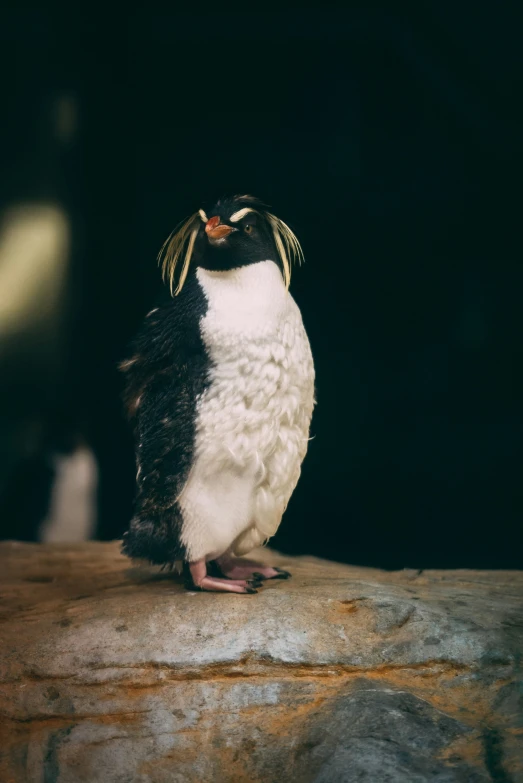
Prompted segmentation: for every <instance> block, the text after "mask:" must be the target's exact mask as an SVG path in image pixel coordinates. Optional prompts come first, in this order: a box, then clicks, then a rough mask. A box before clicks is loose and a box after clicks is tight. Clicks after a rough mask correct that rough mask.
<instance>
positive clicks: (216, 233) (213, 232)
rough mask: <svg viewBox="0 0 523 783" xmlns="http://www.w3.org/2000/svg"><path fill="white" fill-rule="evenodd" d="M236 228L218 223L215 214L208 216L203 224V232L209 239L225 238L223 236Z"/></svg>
mask: <svg viewBox="0 0 523 783" xmlns="http://www.w3.org/2000/svg"><path fill="white" fill-rule="evenodd" d="M237 230H238V229H237V228H233V227H232V226H226V225H220V218H219V217H218V216H217V215H216V216H215V217H212V218H210V220H208V221H207V223H206V224H205V233H206V234H207V236H208V237H209V239H211V240H215V239H225V237H228V236H229V234H232V232H233V231H237Z"/></svg>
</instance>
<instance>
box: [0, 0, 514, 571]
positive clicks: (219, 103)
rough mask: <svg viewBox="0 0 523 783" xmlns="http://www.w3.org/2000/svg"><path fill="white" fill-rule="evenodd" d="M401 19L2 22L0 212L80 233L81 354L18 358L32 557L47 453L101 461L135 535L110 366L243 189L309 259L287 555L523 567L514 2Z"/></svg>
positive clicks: (104, 500) (47, 473)
mask: <svg viewBox="0 0 523 783" xmlns="http://www.w3.org/2000/svg"><path fill="white" fill-rule="evenodd" d="M392 6H393V4H391V5H390V6H389V5H388V4H380V3H369V2H365V3H363V2H362V3H360V4H355V5H350V4H349V5H347V6H346V7H345V9H344V10H332V9H331V10H329V9H328V8H327V7H324V8H323V9H320V8H316V9H311V8H303V7H302V8H295V9H292V10H287V11H281V10H280V11H274V12H272V11H270V10H267V9H266V10H262V7H261V6H254V5H243V6H239V7H238V8H237V9H236V10H227V9H226V8H225V7H224V8H221V7H220V6H219V5H215V6H214V7H213V10H210V11H205V10H204V7H203V6H202V5H201V4H195V8H197V9H198V12H196V11H195V12H194V13H193V12H189V11H181V10H176V8H174V4H173V7H172V8H171V10H170V11H162V12H156V11H154V10H152V7H149V8H148V7H147V5H146V4H144V7H143V9H142V10H141V11H131V10H129V9H128V10H127V11H126V13H125V14H122V15H119V16H117V15H114V16H111V14H110V13H109V11H106V12H105V13H104V14H95V13H94V12H92V13H91V14H89V13H87V14H82V15H78V14H77V13H75V12H74V11H73V10H72V9H70V8H69V10H67V9H65V8H60V9H58V8H54V7H53V8H51V7H50V6H49V7H47V8H37V7H33V8H29V7H24V6H23V5H21V6H20V5H19V6H18V7H17V8H16V9H15V8H14V7H13V8H12V9H4V10H3V11H2V13H1V24H0V69H1V73H2V74H3V81H4V87H3V90H2V104H3V112H2V113H3V119H2V122H1V124H0V156H1V157H0V162H1V167H2V176H1V184H0V208H1V209H2V212H4V211H5V210H7V209H8V208H9V207H10V206H11V205H13V204H18V203H26V202H28V203H29V202H38V203H55V204H58V205H60V207H61V208H62V209H63V210H65V213H66V214H67V216H68V219H69V221H70V224H71V226H72V247H71V252H70V258H69V267H68V284H67V288H66V293H65V294H64V297H63V302H62V305H61V311H60V313H61V314H60V324H61V327H60V330H59V333H58V334H57V335H56V336H55V338H53V339H52V340H51V342H50V343H49V342H48V343H46V346H45V350H43V347H42V344H41V343H42V339H43V338H42V337H41V335H39V334H38V333H35V334H31V333H29V334H28V335H26V336H25V337H26V339H24V341H19V342H15V346H16V350H14V351H13V350H11V351H8V350H5V351H4V352H3V353H2V351H1V350H0V514H1V516H0V527H1V531H0V532H1V535H2V536H3V537H7V538H21V539H31V538H34V537H35V535H36V530H37V527H38V522H39V520H40V518H41V517H42V515H44V514H45V511H46V506H47V502H48V494H49V487H50V483H51V481H52V468H51V467H50V465H51V463H50V460H49V454H52V453H55V452H56V451H57V450H58V451H59V450H65V449H68V448H70V447H71V446H72V445H73V444H74V443H77V442H86V443H87V444H88V445H89V446H90V447H91V448H92V449H93V450H94V453H95V455H96V459H97V461H98V466H99V471H100V486H99V496H98V507H99V520H98V531H97V535H98V537H100V538H114V537H117V536H119V535H121V533H122V531H123V530H124V528H125V526H126V524H127V522H128V519H129V517H130V514H131V502H132V493H133V482H134V463H133V455H132V448H131V443H130V439H129V435H128V433H127V430H126V426H125V424H124V422H123V418H122V416H121V413H120V402H119V396H118V395H119V389H120V386H119V384H120V379H119V377H118V374H117V373H116V371H115V365H116V363H117V361H118V359H119V358H121V356H122V354H123V352H124V348H125V344H126V342H127V340H128V339H129V338H130V337H131V336H132V334H133V332H134V331H135V329H136V328H137V326H138V324H139V322H140V320H141V318H142V317H143V315H144V314H145V312H146V311H147V309H148V307H149V306H150V304H151V302H152V301H153V298H154V296H155V293H156V290H157V287H158V285H159V275H158V271H157V268H156V262H155V258H156V254H157V252H158V249H159V247H160V246H161V244H162V242H163V240H164V239H165V237H166V235H167V234H168V233H169V232H170V231H171V229H172V228H173V226H174V225H175V224H176V223H177V222H178V221H179V220H180V219H182V218H183V217H184V216H185V215H186V214H188V213H190V212H192V211H193V210H195V209H197V208H198V207H199V205H200V203H201V201H202V200H204V199H209V198H213V197H216V196H220V195H221V194H225V193H229V194H233V193H239V192H241V193H243V192H247V193H253V194H255V195H257V196H259V197H261V198H262V199H263V200H265V201H266V202H268V203H269V204H271V205H272V207H273V210H274V211H275V212H276V214H278V215H279V216H280V217H282V218H283V219H284V220H286V221H287V222H289V223H290V224H291V225H292V226H293V228H294V229H295V231H296V233H297V234H298V236H299V237H300V239H301V240H302V244H303V247H304V251H305V255H306V264H305V266H304V267H302V268H301V269H297V270H295V274H294V278H293V286H292V290H293V294H294V296H295V298H296V300H297V302H298V304H299V305H300V307H301V310H302V313H303V317H304V321H305V325H306V327H307V330H308V332H309V336H310V340H311V344H312V349H313V353H314V356H315V362H316V369H317V397H318V406H317V409H316V413H315V416H314V420H313V427H312V430H313V435H314V436H315V438H314V440H313V441H312V442H311V444H310V450H309V455H308V457H307V459H306V461H305V463H304V466H303V473H302V478H301V481H300V483H299V485H298V488H297V490H296V492H295V495H294V497H293V499H292V501H291V504H290V506H289V509H288V511H287V514H286V516H285V519H284V523H283V524H282V527H281V529H280V531H279V533H278V534H277V536H276V538H275V539H274V540H273V544H274V546H276V547H278V548H280V549H282V550H284V551H286V552H292V553H305V552H306V553H313V554H317V555H321V556H327V557H331V558H335V559H338V560H344V561H347V562H353V563H364V564H370V565H376V566H384V567H388V568H398V567H403V566H411V567H420V568H422V567H459V566H462V567H489V568H498V567H505V568H509V567H520V566H522V565H523V558H522V551H523V550H522V544H523V539H522V532H521V531H522V524H521V515H522V511H523V484H522V478H523V452H522V435H523V412H522V394H523V369H522V368H523V363H522V358H523V357H522V353H521V348H522V328H523V307H522V293H523V291H522V284H523V266H522V263H521V258H522V257H523V256H522V255H521V241H520V234H521V217H520V208H521V192H520V191H521V167H520V163H521V161H520V157H519V147H520V145H521V127H520V123H519V111H520V104H521V81H522V80H521V77H522V73H523V68H522V63H521V44H520V42H521V30H522V28H521V24H520V19H519V17H518V16H517V14H516V8H517V6H516V4H514V5H511V4H505V3H503V2H502V3H496V4H494V3H489V4H487V3H483V4H482V3H476V4H469V3H455V2H450V0H438V1H436V0H434V2H425V3H423V2H416V3H412V4H411V5H409V4H395V8H393V7H392ZM180 7H182V6H180ZM64 106H65V107H66V108H65V109H64ZM60 107H61V108H60ZM64 111H65V113H66V115H67V116H68V117H69V120H67V116H66V121H65V123H66V125H67V122H69V125H68V127H69V130H68V131H67V132H62V131H60V127H62V125H63V122H64V121H63V112H64ZM60 112H62V114H60ZM60 116H61V117H62V120H60V119H59V117H60ZM71 118H72V119H71ZM60 123H62V125H60ZM0 295H3V296H9V291H3V292H1V291H0ZM1 340H2V336H1V335H0V349H1V347H2V342H1Z"/></svg>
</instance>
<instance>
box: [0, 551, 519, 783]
mask: <svg viewBox="0 0 523 783" xmlns="http://www.w3.org/2000/svg"><path fill="white" fill-rule="evenodd" d="M260 557H261V558H262V559H264V560H266V561H267V562H271V563H275V564H277V565H280V566H282V567H285V568H289V569H290V570H291V571H292V572H293V575H294V576H293V579H292V580H289V581H288V582H281V581H277V582H272V583H268V584H267V585H266V587H264V588H263V590H262V591H261V592H260V593H259V594H258V595H254V596H234V595H218V594H211V593H189V592H185V591H184V590H183V587H182V584H181V581H180V580H179V579H178V578H177V577H173V576H171V575H168V574H165V573H159V572H158V571H157V569H153V568H149V567H146V566H143V567H142V566H134V567H133V566H132V565H131V564H130V563H129V561H128V560H126V559H125V558H123V557H121V556H120V555H119V553H118V545H117V544H113V543H111V544H102V543H88V544H79V545H74V546H71V545H63V546H60V545H34V544H17V543H11V542H9V543H5V544H3V545H0V593H1V602H2V603H1V613H0V619H1V624H0V649H1V664H0V681H1V685H0V712H1V714H2V725H1V728H0V747H1V751H0V753H1V756H0V780H1V781H2V783H9V782H11V783H22V782H23V783H25V781H28V782H30V783H33V781H34V783H84V782H87V781H89V783H91V782H92V781H96V783H98V781H103V783H113V782H114V783H116V782H118V783H164V782H165V783H167V781H169V783H171V781H180V782H181V781H183V782H184V783H185V782H186V781H198V783H202V782H206V781H216V783H222V782H223V783H226V782H228V781H231V782H232V781H234V783H236V782H237V781H246V782H247V781H263V782H264V783H271V781H278V783H285V782H286V781H300V782H301V781H304V783H307V781H311V782H312V781H315V783H335V782H337V781H340V782H341V781H344V782H346V783H352V782H353V781H354V782H355V781H368V783H381V781H383V782H385V781H388V782H389V783H400V781H401V783H403V782H404V781H407V782H408V783H425V781H436V782H437V783H451V782H452V783H454V781H463V782H464V783H469V782H470V783H475V781H477V783H481V782H482V781H491V780H493V781H498V783H519V782H520V781H523V684H522V674H521V654H522V652H523V573H519V572H474V571H427V572H417V571H412V570H405V571H400V572H394V573H386V572H384V571H379V570H375V569H367V568H354V567H350V566H345V565H339V564H336V563H329V562H326V561H321V560H317V559H314V558H286V557H282V556H279V555H276V554H275V553H270V552H269V551H267V550H264V551H262V552H261V553H260Z"/></svg>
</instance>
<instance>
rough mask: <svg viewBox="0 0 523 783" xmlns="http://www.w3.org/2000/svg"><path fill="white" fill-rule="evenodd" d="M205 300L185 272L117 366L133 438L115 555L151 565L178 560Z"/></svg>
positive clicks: (201, 366)
mask: <svg viewBox="0 0 523 783" xmlns="http://www.w3.org/2000/svg"><path fill="white" fill-rule="evenodd" d="M206 309H207V302H206V299H205V296H204V293H203V291H202V289H201V287H200V285H199V283H198V281H197V279H196V275H195V274H194V273H193V274H192V275H190V277H189V278H188V279H187V281H186V283H185V285H184V288H183V290H182V291H181V293H180V294H179V295H178V296H177V297H175V298H174V299H171V298H169V299H168V300H167V301H166V302H165V303H164V304H161V305H159V306H158V308H157V309H155V310H153V311H151V313H150V314H149V315H148V316H147V317H146V319H145V322H144V324H143V327H142V329H141V331H140V333H139V334H138V336H137V338H136V339H135V340H134V342H133V344H132V346H131V352H130V355H129V359H127V360H126V361H124V362H122V364H121V369H122V371H123V372H125V375H126V387H125V394H124V398H125V403H126V408H127V412H128V415H129V418H130V419H131V421H132V424H133V427H134V433H135V438H136V463H137V497H136V508H135V515H134V517H133V519H132V521H131V524H130V528H129V531H128V532H127V533H126V534H125V536H124V543H123V547H122V551H123V552H124V554H126V555H128V556H129V557H137V558H146V559H147V560H150V561H151V562H153V563H157V564H163V563H172V562H173V561H174V560H177V559H183V558H184V550H183V546H182V544H181V541H180V531H181V524H182V519H181V513H180V508H179V506H178V503H177V502H176V498H177V497H178V495H179V494H180V492H181V491H182V489H183V487H184V486H185V483H186V481H187V477H188V475H189V471H190V468H191V464H192V460H193V455H194V440H195V434H196V426H195V425H196V402H197V398H198V396H199V395H200V394H202V393H203V391H204V390H205V388H206V387H207V385H208V378H209V369H210V360H209V357H208V355H207V353H206V351H205V346H204V343H203V341H202V338H201V334H200V320H201V318H202V317H203V316H204V315H205V312H206Z"/></svg>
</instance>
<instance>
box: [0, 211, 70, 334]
mask: <svg viewBox="0 0 523 783" xmlns="http://www.w3.org/2000/svg"><path fill="white" fill-rule="evenodd" d="M70 244H71V229H70V225H69V221H68V219H67V216H66V214H65V213H64V211H63V210H61V209H60V208H59V207H58V206H56V205H52V204H25V205H21V206H16V207H11V208H10V209H9V210H8V211H7V212H6V213H4V216H3V219H2V222H1V224H0V348H1V343H2V341H4V340H5V339H6V338H7V337H12V336H15V335H19V334H24V333H27V332H28V331H33V330H34V329H35V328H40V327H41V326H44V325H46V324H49V325H50V322H53V321H54V320H55V316H57V315H58V312H59V311H60V309H61V307H60V305H61V301H60V300H61V294H62V291H63V287H64V283H65V280H66V276H67V269H68V260H69V250H70Z"/></svg>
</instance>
